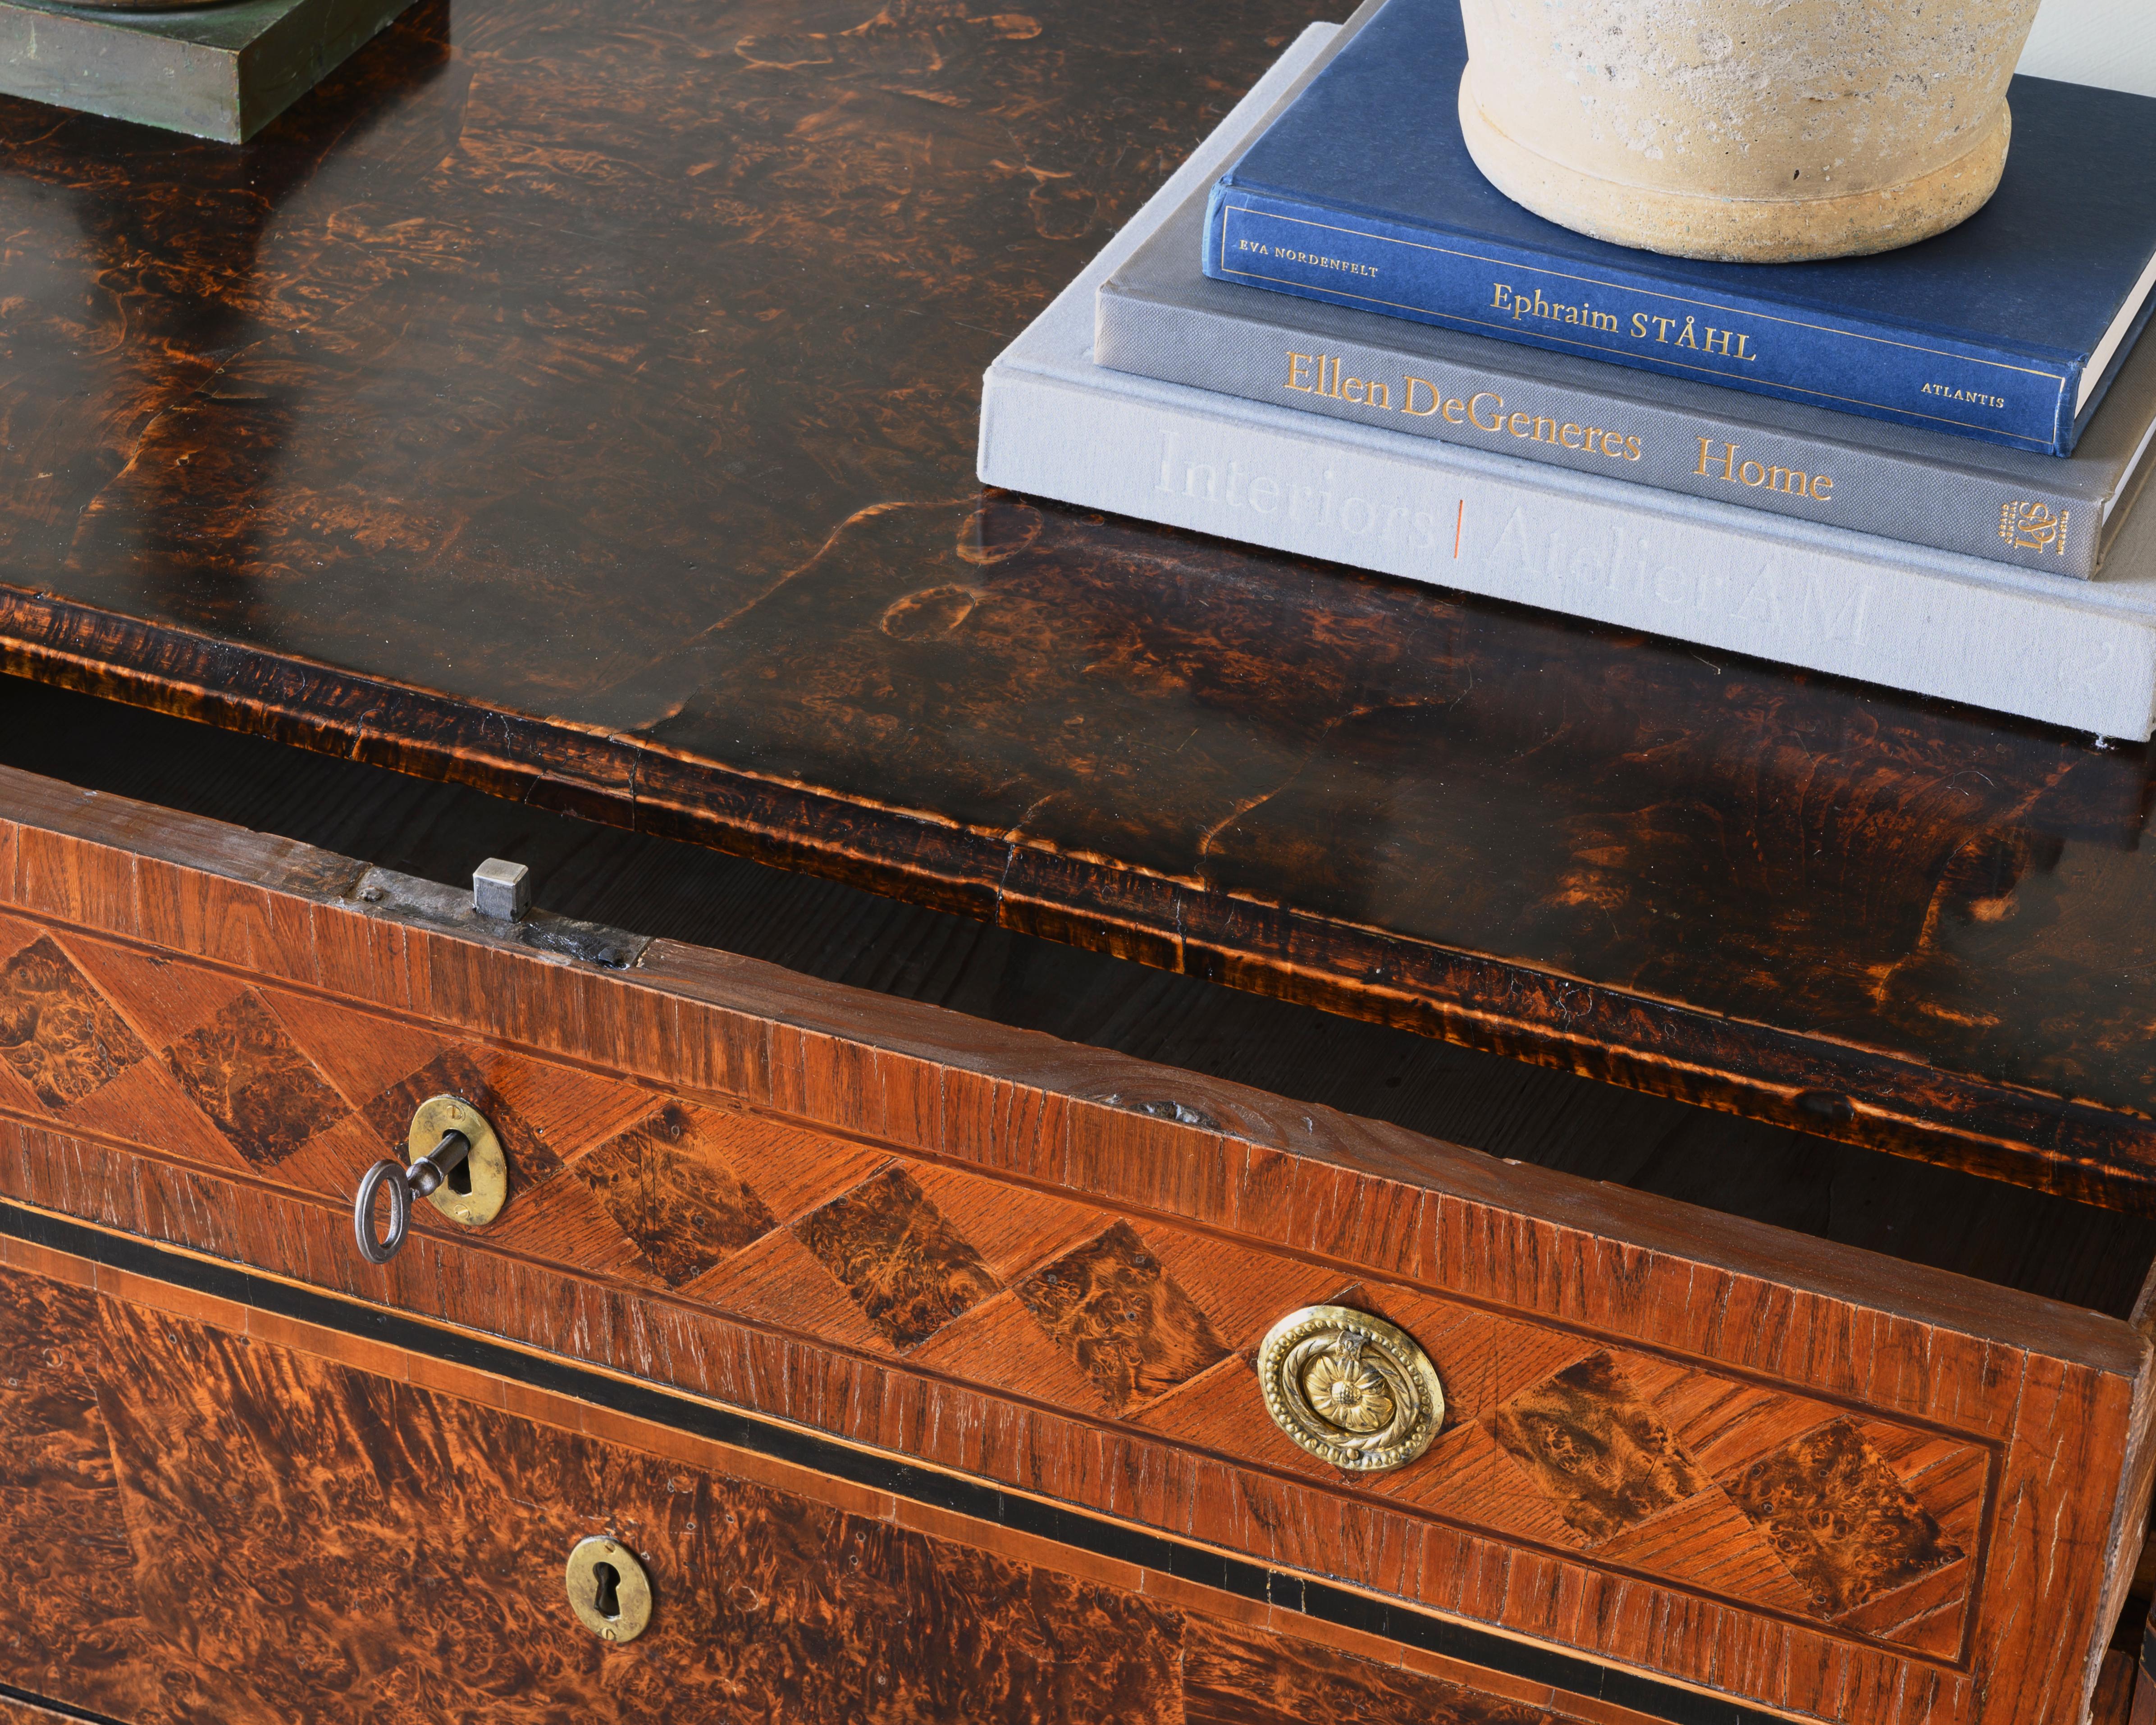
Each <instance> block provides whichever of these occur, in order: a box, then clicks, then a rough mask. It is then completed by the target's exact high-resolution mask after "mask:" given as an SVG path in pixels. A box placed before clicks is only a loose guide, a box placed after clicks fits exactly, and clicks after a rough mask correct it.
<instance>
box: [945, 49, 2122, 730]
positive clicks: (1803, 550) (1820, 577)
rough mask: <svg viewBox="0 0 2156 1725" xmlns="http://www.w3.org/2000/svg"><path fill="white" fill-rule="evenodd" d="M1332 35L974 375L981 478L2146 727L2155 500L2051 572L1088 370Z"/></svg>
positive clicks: (1830, 665) (1286, 59) (1658, 626)
mask: <svg viewBox="0 0 2156 1725" xmlns="http://www.w3.org/2000/svg"><path fill="white" fill-rule="evenodd" d="M1335 28H1336V27H1334V26H1331V25H1312V27H1311V28H1309V29H1308V30H1306V32H1305V33H1303V35H1302V36H1301V38H1300V39H1298V40H1297V41H1296V44H1294V45H1293V47H1291V49H1289V50H1288V52H1287V53H1286V54H1285V55H1283V56H1282V58H1281V60H1280V62H1279V63H1278V64H1276V66H1275V67H1274V68H1273V69H1272V70H1271V71H1270V72H1269V73H1268V74H1266V75H1265V78H1264V79H1263V80H1260V82H1259V84H1258V85H1257V87H1256V88H1255V90H1252V91H1251V92H1250V95H1248V96H1246V97H1245V98H1244V100H1242V101H1241V102H1240V104H1238V105H1237V106H1236V107H1235V110H1234V111H1233V112H1231V113H1230V114H1229V116H1228V117H1227V119H1226V120H1225V121H1224V122H1223V123H1222V124H1221V126H1220V127H1219V129H1218V130H1217V131H1215V132H1214V134H1213V136H1211V137H1210V138H1209V139H1207V140H1206V141H1205V142H1204V144H1203V145H1201V146H1199V149H1198V150H1197V151H1195V152H1194V153H1193V155H1192V157H1191V158H1190V160H1189V161H1188V162H1185V163H1184V164H1183V167H1182V168H1181V169H1180V170H1179V171H1178V172H1177V173H1176V174H1175V176H1174V177H1173V178H1172V179H1171V180H1170V181H1169V182H1168V184H1167V185H1166V186H1165V187H1163V188H1162V190H1161V191H1160V192H1159V193H1158V194H1156V195H1155V196H1154V197H1153V198H1152V200H1151V201H1150V202H1149V203H1147V204H1146V206H1145V208H1143V209H1142V210H1141V211H1139V213H1138V214H1137V217H1136V218H1134V219H1133V220H1132V223H1131V224H1130V225H1129V227H1127V228H1125V229H1124V231H1123V232H1122V234H1118V235H1117V236H1116V239H1114V240H1113V241H1112V242H1111V243H1110V244H1109V245H1108V246H1107V248H1106V249H1105V250H1104V251H1102V253H1101V255H1100V256H1099V257H1097V258H1096V259H1094V260H1093V262H1092V263H1091V264H1090V265H1088V266H1087V268H1086V270H1084V271H1083V272H1082V273H1081V275H1079V277H1078V279H1077V280H1075V281H1074V282H1072V283H1071V284H1070V286H1069V287H1067V288H1066V289H1065V290H1064V291H1063V292H1062V293H1061V294H1060V295H1058V296H1057V297H1056V299H1055V301H1054V303H1052V304H1051V305H1050V306H1049V307H1048V309H1047V310H1046V311H1044V312H1042V313H1041V315H1040V316H1039V317H1038V318H1036V319H1035V320H1034V322H1033V323H1032V324H1031V325H1030V326H1029V327H1028V328H1027V329H1026V330H1025V331H1024V333H1023V334H1022V335H1020V336H1019V338H1018V339H1017V340H1016V341H1014V342H1012V343H1011V345H1010V346H1009V347H1008V348H1006V349H1005V350H1004V352H1003V353H1002V354H1001V355H1000V356H999V357H998V358H997V360H996V361H995V362H994V364H993V365H992V366H990V367H989V368H988V375H987V377H986V378H985V380H984V382H983V393H982V402H981V444H980V459H979V472H980V477H981V480H982V481H983V483H984V484H988V485H998V486H1001V487H1004V488H1006V489H1008V490H1015V491H1023V492H1027V493H1029V494H1031V495H1035V496H1042V497H1049V498H1054V499H1057V500H1059V501H1063V502H1066V503H1073V504H1077V505H1080V506H1084V507H1087V508H1093V509H1103V510H1107V511H1112V512H1115V513H1117V514H1122V515H1127V516H1138V517H1141V518H1142V519H1145V520H1147V521H1160V522H1163V523H1165V524H1167V525H1168V526H1177V527H1184V528H1190V529H1193V530H1195V531H1200V532H1205V533H1213V534H1218V535H1220V536H1224V537H1227V538H1232V539H1238V540H1242V541H1245V542H1248V543H1250V544H1253V545H1258V546H1265V547H1271V548H1273V549H1276V550H1279V551H1285V552H1295V553H1297V554H1300V555H1303V556H1310V557H1324V558H1328V559H1331V560H1332V561H1334V562H1342V563H1347V564H1351V565H1353V566H1354V567H1358V568H1363V569H1369V570H1373V571H1376V572H1379V573H1382V574H1386V575H1393V576H1399V577H1404V578H1407V579H1409V580H1414V581H1423V582H1428V583H1432V584H1433V585H1435V586H1440V587H1445V588H1453V589H1455V590H1457V591H1460V592H1465V593H1480V594H1485V595H1487V596H1490V597H1491V598H1500V599H1506V600H1511V601H1513V602H1516V603H1522V604H1527V605H1535V606H1540V607H1542V608H1545V609H1548V610H1553V611H1560V612H1565V613H1568V614H1572V615H1574V616H1578V617H1585V618H1590V619H1595V620H1597V621H1600V622H1604V623H1609V624H1616V625H1619V626H1620V627H1623V628H1625V629H1643V630H1646V631H1649V632H1650V633H1653V634H1661V635H1665V636H1671V637H1674V638H1676V639H1681V640H1685V641H1688V642H1691V643H1693V644H1696V645H1698V646H1700V647H1703V648H1708V649H1715V650H1717V651H1722V652H1729V653H1741V654H1745V655H1752V656H1754V657H1757V658H1760V659H1766V660H1775V661H1778V662H1779V663H1783V664H1788V665H1800V666H1803V667H1804V668H1806V669H1808V670H1817V671H1824V672H1826V673H1829V674H1830V675H1837V676H1845V677H1851V678H1856V679H1859V680H1863V681H1866V682H1871V683H1877V684H1883V685H1886V686H1888V687H1891V688H1895V689H1902V690H1907V691H1912V692H1914V693H1917V694H1921V695H1929V696H1941V697H1943V698H1945V699H1948V700H1952V701H1967V702H1969V703H1971V704H1972V705H1974V706H1982V707H1984V708H1987V709H1989V710H1991V711H1998V712H2005V713H2014V714H2017V715H2020V716H2024V717H2027V718H2032V719H2036V720H2040V721H2044V722H2046V723H2051V724H2056V725H2061V726H2070V727H2071V728H2074V729H2076V730H2080V731H2084V732H2093V733H2095V734H2097V735H2099V736H2103V737H2123V738H2128V739H2131V740H2133V741H2135V742H2145V741H2147V740H2148V737H2149V736H2150V733H2151V730H2152V726H2156V509H2142V510H2138V511H2135V512H2134V514H2133V517H2132V518H2131V519H2129V521H2128V523H2127V525H2126V526H2125V527H2124V529H2123V530H2122V531H2121V533H2120V535H2119V538H2118V542H2117V544H2116V545H2114V547H2112V552H2111V555H2110V557H2109V558H2108V560H2107V562H2106V565H2105V567H2104V571H2103V573H2102V577H2101V578H2099V579H2097V580H2095V581H2092V582H2087V583H2080V582H2076V583H2067V582H2063V581H2061V580H2059V579H2058V578H2056V577H2054V576H2050V575H2041V574H2036V573H2034V572H2027V571H2023V570H2019V569H2015V568H2013V567H2009V566H2007V565H2004V564H1999V563H1992V562H1984V561H1983V560H1980V559H1978V558H1975V557H1963V556H1958V555H1956V554H1954V553H1952V552H1936V551H1930V550H1925V549H1921V548H1918V547H1912V546H1908V545H1905V544H1899V543H1897V542H1892V541H1888V540H1883V539H1877V538H1874V537H1872V536H1870V535H1868V534H1862V533H1856V532H1851V531H1847V530H1845V529H1840V528H1835V527H1826V526H1815V525H1812V524H1809V523H1806V522H1803V521H1787V520H1783V519H1779V518H1776V517H1770V516H1762V515H1760V514H1758V513H1756V512H1754V511H1747V510H1743V509H1740V508H1737V507H1733V506H1730V505H1727V504H1722V503H1717V502H1713V501H1707V500H1703V499H1695V498H1688V497H1683V496H1678V495H1671V494H1666V493H1657V492H1654V491H1650V490H1645V489H1644V488H1641V487H1638V486H1634V485H1626V484H1624V483H1622V482H1620V481H1615V480H1605V479H1601V478H1599V477H1597V476H1595V475H1591V474H1574V473H1570V472H1567V471H1564V470H1558V469H1553V468H1546V467H1536V466H1532V465H1528V464H1527V463H1524V462H1521V461H1518V460H1516V459H1512V458H1510V457H1507V456H1503V455H1498V454H1488V453H1486V452H1484V451H1481V450H1478V449H1466V448H1460V447H1458V446H1455V445H1450V444H1438V443H1433V442H1430V441H1428V440H1425V439H1418V438H1414V437H1409V436H1405V435H1403V434H1400V433H1398V432H1393V431H1387V430H1384V429H1379V428H1376V427H1372V426H1365V425H1359V424H1351V423H1347V422H1343V421H1338V420H1333V419H1327V418H1319V417H1318V416H1316V415H1313V414H1308V413H1297V412H1296V411H1293V410H1291V409H1289V408H1280V407H1275V406H1271V405H1270V404H1267V403H1261V402H1250V401H1244V400H1240V399H1237V398H1233V397H1229V396H1224V395H1219V394H1215V393H1212V392H1210V391H1207V390H1202V389H1194V388H1188V387H1187V386H1184V385H1180V384H1174V383H1163V382H1154V381H1152V380H1151V379H1148V378H1143V377H1135V376H1132V375H1129V374H1127V373H1122V372H1110V371H1106V370H1104V369H1102V368H1101V367H1096V365H1095V364H1094V363H1093V361H1092V341H1093V327H1094V296H1095V291H1096V289H1097V287H1098V286H1099V285H1100V283H1101V281H1102V280H1104V279H1106V276H1108V275H1110V274H1111V273H1112V272H1113V271H1114V270H1116V268H1118V267H1119V266H1120V265H1121V264H1122V263H1123V262H1124V260H1125V259H1127V257H1128V256H1129V255H1130V254H1131V252H1132V251H1133V250H1134V249H1136V248H1137V245H1138V244H1141V243H1142V241H1143V240H1144V239H1145V238H1146V237H1147V235H1149V234H1152V232H1153V231H1154V230H1155V229H1156V228H1158V227H1159V226H1160V224H1161V223H1163V222H1165V221H1166V220H1167V219H1168V218H1169V216H1170V215H1171V214H1172V213H1173V212H1174V210H1175V209H1176V208H1177V207H1178V205H1179V204H1180V203H1182V202H1183V199H1184V198H1186V197H1188V195H1189V194H1190V193H1191V192H1192V191H1193V190H1194V189H1195V188H1197V187H1199V186H1201V185H1203V184H1204V183H1205V182H1209V180H1211V179H1212V178H1213V177H1215V176H1216V175H1218V174H1219V172H1221V171H1222V169H1223V168H1224V166H1225V164H1226V162H1228V161H1229V159H1230V158H1232V157H1234V156H1235V154H1236V152H1237V151H1238V150H1239V149H1240V146H1241V144H1242V143H1243V141H1245V139H1246V138H1247V137H1249V136H1250V135H1251V134H1252V133H1253V132H1254V131H1255V130H1256V129H1257V127H1259V126H1260V125H1262V124H1263V123H1264V121H1265V116H1267V115H1268V114H1269V113H1270V111H1271V110H1272V109H1273V108H1274V107H1275V106H1276V105H1277V104H1278V103H1279V102H1281V100H1284V99H1285V98H1286V97H1287V96H1288V95H1291V94H1292V92H1293V90H1295V88H1296V86H1297V85H1298V84H1299V83H1300V82H1301V80H1303V79H1304V78H1306V76H1307V74H1309V73H1310V72H1311V71H1312V70H1313V69H1315V66H1316V64H1317V63H1318V61H1319V59H1320V57H1321V56H1322V54H1323V52H1324V49H1325V48H1326V46H1327V43H1329V41H1330V40H1331V39H1332V35H1333V33H1334V30H1335ZM1192 267H1193V269H1195V268H1196V260H1195V259H1193V261H1192ZM2143 482H2145V476H2144V481H2143Z"/></svg>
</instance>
